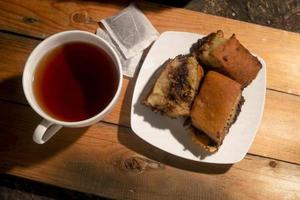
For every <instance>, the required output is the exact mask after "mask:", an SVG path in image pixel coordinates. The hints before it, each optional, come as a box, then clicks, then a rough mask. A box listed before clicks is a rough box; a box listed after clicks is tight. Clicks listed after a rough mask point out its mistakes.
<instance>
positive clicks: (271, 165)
mask: <svg viewBox="0 0 300 200" xmlns="http://www.w3.org/2000/svg"><path fill="white" fill-rule="evenodd" d="M269 165H270V167H273V168H275V167H276V166H277V163H276V162H275V161H273V160H272V161H270V162H269Z"/></svg>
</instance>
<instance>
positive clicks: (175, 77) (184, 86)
mask: <svg viewBox="0 0 300 200" xmlns="http://www.w3.org/2000/svg"><path fill="white" fill-rule="evenodd" d="M162 67H163V69H162V71H161V73H160V75H159V77H158V78H157V80H156V82H155V84H154V86H153V88H152V90H151V92H150V94H149V95H148V96H147V97H146V99H145V101H144V102H143V103H144V104H145V105H147V106H149V107H151V108H152V110H154V111H156V112H160V113H162V114H165V115H167V116H169V117H179V116H189V114H190V109H191V105H192V102H193V100H194V98H195V96H196V94H197V92H198V87H199V84H200V80H201V78H202V77H203V69H202V67H201V66H200V65H199V63H198V62H197V60H196V58H195V57H194V56H191V55H186V56H182V55H179V56H176V57H175V58H174V59H170V60H168V61H167V62H166V63H165V64H164V65H163V66H162Z"/></svg>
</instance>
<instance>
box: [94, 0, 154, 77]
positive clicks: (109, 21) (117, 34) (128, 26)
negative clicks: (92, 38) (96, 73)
mask: <svg viewBox="0 0 300 200" xmlns="http://www.w3.org/2000/svg"><path fill="white" fill-rule="evenodd" d="M100 22H101V24H102V25H103V29H101V28H98V29H97V32H96V34H97V35H98V36H100V37H101V38H103V39H104V40H106V41H107V42H109V43H110V44H111V45H112V46H113V48H114V49H115V50H116V52H117V54H118V56H119V57H120V60H121V63H122V69H123V74H124V75H126V76H129V77H132V76H133V75H134V73H135V71H136V68H137V67H138V65H139V62H140V60H141V57H142V55H143V51H144V50H145V49H146V48H147V47H149V46H150V44H151V43H152V42H153V41H154V40H155V39H156V38H157V37H158V35H159V33H158V32H157V30H156V29H155V28H154V27H153V25H152V24H151V22H150V21H149V20H148V19H147V17H146V16H145V15H144V14H143V13H142V11H141V10H139V9H138V8H137V7H136V6H135V5H134V4H130V5H129V6H128V7H127V8H125V9H124V10H122V11H121V12H119V13H118V14H117V15H115V16H111V17H108V18H106V19H102V20H101V21H100Z"/></svg>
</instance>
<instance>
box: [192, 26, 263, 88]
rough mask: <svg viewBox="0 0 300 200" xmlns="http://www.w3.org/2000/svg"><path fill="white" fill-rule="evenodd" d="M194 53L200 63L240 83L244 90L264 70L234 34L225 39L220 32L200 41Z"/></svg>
mask: <svg viewBox="0 0 300 200" xmlns="http://www.w3.org/2000/svg"><path fill="white" fill-rule="evenodd" d="M192 51H193V54H194V55H195V56H196V57H197V59H198V60H199V62H200V63H202V64H204V65H207V66H209V67H210V69H211V70H215V71H218V72H220V73H222V74H224V75H226V76H228V77H230V78H231V79H233V80H235V81H237V82H239V83H240V84H241V85H242V88H244V87H246V86H247V85H249V84H250V83H251V81H252V80H253V79H255V77H256V75H257V74H258V72H259V70H260V69H261V68H262V65H261V63H260V62H259V60H258V59H257V58H256V57H255V56H253V55H252V54H251V53H250V52H249V51H248V50H247V49H246V48H245V47H244V46H243V45H242V44H241V43H240V42H239V40H237V38H236V36H235V35H234V34H233V35H232V36H231V37H230V38H229V39H225V38H224V34H223V32H222V31H220V30H219V31H217V32H216V33H211V34H209V35H208V36H207V37H205V38H203V39H200V40H199V41H198V43H197V45H196V47H195V48H193V50H192Z"/></svg>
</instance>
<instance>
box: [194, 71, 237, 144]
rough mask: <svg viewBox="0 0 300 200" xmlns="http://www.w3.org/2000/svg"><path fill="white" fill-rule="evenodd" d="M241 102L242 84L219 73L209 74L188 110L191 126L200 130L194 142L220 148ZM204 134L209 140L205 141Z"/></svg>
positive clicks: (195, 132) (212, 72) (210, 72)
mask: <svg viewBox="0 0 300 200" xmlns="http://www.w3.org/2000/svg"><path fill="white" fill-rule="evenodd" d="M242 103H243V98H242V87H241V84H239V83H238V82H236V81H234V80H232V79H230V78H228V77H226V76H224V75H222V74H220V73H218V72H214V71H209V72H208V73H207V74H206V76H205V78H204V81H203V84H202V86H201V88H200V92H199V94H198V95H197V96H196V98H195V100H194V103H193V106H192V109H191V122H192V126H193V127H195V128H197V129H198V130H199V131H198V132H197V131H194V134H195V135H194V139H197V138H200V139H201V140H202V143H203V141H207V146H209V144H210V146H214V147H218V146H220V145H221V144H222V142H223V140H224V137H225V135H226V134H227V133H228V131H229V128H230V127H231V125H232V124H233V123H234V121H235V120H236V118H237V116H238V114H239V112H240V108H241V105H242ZM203 133H205V135H207V136H208V137H209V138H210V139H211V140H212V141H209V140H205V139H207V138H205V137H204V136H203V135H202V134H203ZM197 134H198V135H197ZM201 140H200V142H201Z"/></svg>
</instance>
